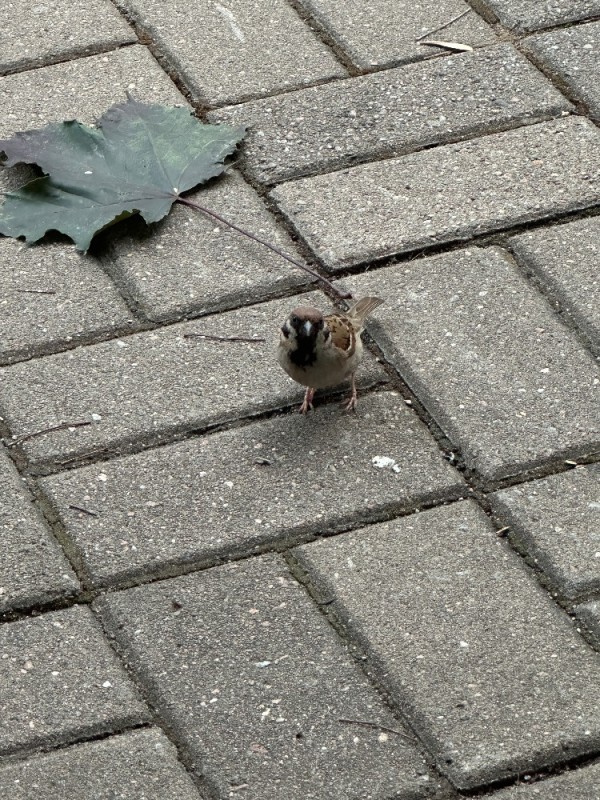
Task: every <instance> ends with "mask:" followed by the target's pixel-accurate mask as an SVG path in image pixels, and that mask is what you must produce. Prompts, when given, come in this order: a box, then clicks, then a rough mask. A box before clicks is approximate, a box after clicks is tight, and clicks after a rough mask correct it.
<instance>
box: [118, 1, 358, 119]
mask: <svg viewBox="0 0 600 800" xmlns="http://www.w3.org/2000/svg"><path fill="white" fill-rule="evenodd" d="M122 5H123V7H124V8H125V9H126V10H127V12H128V13H129V14H130V15H132V17H133V18H134V19H135V21H136V22H137V24H138V25H139V26H140V27H141V28H142V29H143V30H144V31H145V32H146V33H147V34H148V35H149V36H150V37H151V38H152V39H153V40H154V42H155V45H157V46H158V47H159V48H160V50H161V52H162V55H163V56H164V57H165V58H166V59H167V60H168V61H169V63H170V65H171V66H172V68H173V69H174V70H175V71H176V72H177V73H178V74H179V76H180V77H181V79H182V80H183V82H184V83H185V84H186V86H187V87H188V88H189V89H190V91H191V92H192V93H193V94H194V95H195V97H196V99H197V100H200V101H202V102H206V103H209V104H211V105H214V104H221V103H233V102H238V101H240V100H244V99H247V98H249V97H256V96H258V95H264V94H269V93H274V92H277V91H281V90H284V89H289V88H295V87H298V86H306V85H307V84H309V83H316V82H317V81H320V80H324V79H326V78H333V77H339V76H341V75H346V70H345V69H344V68H343V67H342V66H341V64H340V63H339V62H338V61H337V59H336V58H335V57H334V55H333V53H332V52H331V51H330V50H329V48H327V47H326V46H325V45H324V44H322V42H321V41H320V40H319V39H318V38H317V36H316V35H315V34H314V33H313V31H312V30H311V29H310V28H309V27H308V25H306V24H305V23H304V22H303V20H301V19H300V17H299V16H298V14H296V12H295V11H294V10H293V9H292V8H291V7H290V5H289V4H288V3H286V2H285V1H284V0H270V2H269V3H267V4H260V3H258V4H257V3H256V2H255V0H236V2H235V3H234V4H227V5H221V4H220V3H213V2H212V0H197V2H195V3H193V4H192V3H186V2H182V0H168V2H165V1H164V0H122ZM232 5H233V8H231V6H232ZM199 42H201V45H199Z"/></svg>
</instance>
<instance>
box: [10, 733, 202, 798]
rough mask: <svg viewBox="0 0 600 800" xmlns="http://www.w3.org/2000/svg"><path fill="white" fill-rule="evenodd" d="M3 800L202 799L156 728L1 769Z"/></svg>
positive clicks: (113, 737)
mask: <svg viewBox="0 0 600 800" xmlns="http://www.w3.org/2000/svg"><path fill="white" fill-rule="evenodd" d="M0 795H2V797H5V798H6V800H116V799H117V798H118V800H142V798H143V800H165V798H177V800H200V795H199V794H198V791H197V789H196V788H195V786H194V783H193V782H192V779H191V778H190V777H189V775H188V774H187V773H186V771H185V769H184V768H183V766H182V765H181V764H180V763H179V762H178V761H177V751H176V750H175V748H174V747H173V745H172V744H171V743H170V742H169V740H168V739H167V738H166V736H165V735H164V734H163V733H161V732H160V731H159V730H157V729H156V728H151V729H149V730H138V731H130V732H128V733H124V734H122V735H121V736H111V737H110V738H108V739H103V740H102V741H98V742H88V743H86V744H81V745H74V746H73V747H69V748H66V749H61V750H58V751H56V752H53V753H47V754H45V755H42V756H35V757H33V758H29V759H28V760H26V761H19V762H18V763H16V764H11V765H7V766H5V767H0Z"/></svg>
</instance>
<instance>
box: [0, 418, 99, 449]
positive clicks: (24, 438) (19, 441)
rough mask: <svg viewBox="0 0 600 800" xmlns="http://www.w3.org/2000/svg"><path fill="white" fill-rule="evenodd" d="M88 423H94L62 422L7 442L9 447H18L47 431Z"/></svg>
mask: <svg viewBox="0 0 600 800" xmlns="http://www.w3.org/2000/svg"><path fill="white" fill-rule="evenodd" d="M86 425H92V423H91V422H61V424H60V425H54V426H53V427H52V428H44V429H43V430H41V431H33V433H26V434H25V435H24V436H19V438H18V439H14V440H13V441H12V442H6V446H7V447H16V446H17V445H19V444H23V442H27V441H29V439H33V438H35V437H36V436H44V435H45V434H46V433H54V431H64V430H66V429H67V428H84V427H86Z"/></svg>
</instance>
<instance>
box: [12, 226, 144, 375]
mask: <svg viewBox="0 0 600 800" xmlns="http://www.w3.org/2000/svg"><path fill="white" fill-rule="evenodd" d="M132 326H137V323H135V322H134V320H133V319H132V315H131V314H130V313H129V310H128V308H127V306H126V304H125V303H124V302H123V299H122V297H121V296H120V294H119V293H118V292H117V291H116V289H115V287H114V285H113V283H112V281H111V280H109V278H108V276H107V275H106V274H105V273H104V272H103V271H102V269H101V268H100V265H99V264H97V263H95V262H94V261H93V260H91V259H90V258H86V257H84V256H82V255H81V254H80V253H78V252H76V251H75V250H74V249H73V248H72V247H68V246H67V247H64V246H57V245H56V244H54V245H49V246H44V245H42V246H40V247H28V246H27V245H25V244H23V243H22V242H18V241H16V240H14V239H1V240H0V363H5V364H6V363H10V362H11V361H18V360H23V359H25V358H28V357H30V356H31V355H35V354H37V353H40V352H42V353H43V352H52V350H53V349H56V348H57V347H60V346H61V345H62V346H63V347H64V346H65V345H67V346H70V345H72V344H75V343H77V342H78V341H81V340H85V339H92V338H93V337H95V336H97V337H100V336H102V335H109V334H111V333H112V334H113V335H114V334H115V333H117V332H121V333H123V332H127V331H129V330H131V328H132Z"/></svg>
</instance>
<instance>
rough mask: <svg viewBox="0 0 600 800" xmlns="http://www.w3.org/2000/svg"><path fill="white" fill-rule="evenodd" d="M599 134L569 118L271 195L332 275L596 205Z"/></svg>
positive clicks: (300, 183) (288, 186)
mask: <svg viewBox="0 0 600 800" xmlns="http://www.w3.org/2000/svg"><path fill="white" fill-rule="evenodd" d="M599 175H600V131H599V130H598V128H596V127H595V126H594V125H593V124H592V123H591V122H590V121H589V120H587V119H582V118H579V117H569V118H567V119H563V120H553V121H550V122H541V123H539V124H537V125H527V126H525V127H523V128H517V129H516V130H510V131H505V132H502V133H494V134H489V135H487V136H482V137H481V138H479V139H473V140H471V141H467V142H460V143H458V144H449V145H443V146H440V147H435V148H433V149H431V150H425V151H423V152H420V153H413V154H410V155H404V156H400V157H398V158H390V159H387V160H384V161H379V162H375V163H371V164H363V165H360V166H357V167H352V168H350V169H346V170H341V171H339V172H334V173H331V174H325V175H317V176H314V177H310V178H301V179H299V180H295V181H290V182H289V183H285V184H281V185H279V186H278V187H277V188H276V189H274V190H272V191H271V193H270V197H272V198H273V200H274V201H275V203H276V204H277V205H278V207H279V209H280V210H281V212H282V213H283V214H284V215H285V216H286V218H287V219H288V220H289V221H290V223H291V224H292V225H293V226H294V227H295V229H296V230H297V231H298V234H299V235H300V236H301V237H302V239H303V240H304V241H305V242H306V244H307V245H308V246H309V247H310V248H311V250H312V251H313V252H314V253H315V254H316V255H317V256H318V257H319V258H320V259H321V260H322V261H323V262H324V264H325V265H326V266H327V267H328V268H329V269H331V270H339V269H344V268H346V267H350V266H354V265H357V264H361V263H363V262H367V261H373V260H375V259H382V258H387V257H389V256H392V255H396V254H400V253H407V252H410V251H413V250H419V249H422V248H427V247H437V246H439V245H441V244H445V243H448V242H455V241H464V240H468V239H471V238H473V237H474V236H479V235H481V234H483V233H489V232H491V231H495V230H502V229H505V228H510V227H513V226H515V225H519V224H522V223H525V222H533V221H535V220H543V219H547V218H548V217H552V216H555V215H558V214H564V213H566V212H569V211H576V210H579V209H584V208H588V207H594V206H597V205H598V204H600V189H599V182H598V176H599Z"/></svg>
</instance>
